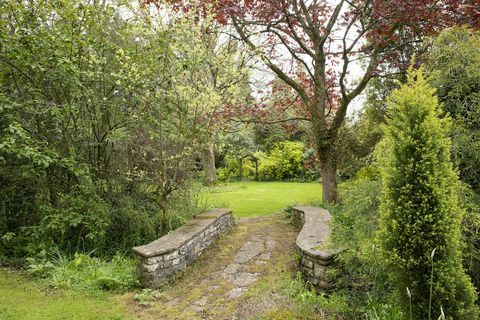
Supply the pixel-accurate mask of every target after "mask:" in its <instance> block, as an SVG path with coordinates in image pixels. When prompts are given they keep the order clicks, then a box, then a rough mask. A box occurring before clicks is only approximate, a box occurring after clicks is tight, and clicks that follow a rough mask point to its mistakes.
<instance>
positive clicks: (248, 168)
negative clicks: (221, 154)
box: [217, 153, 261, 181]
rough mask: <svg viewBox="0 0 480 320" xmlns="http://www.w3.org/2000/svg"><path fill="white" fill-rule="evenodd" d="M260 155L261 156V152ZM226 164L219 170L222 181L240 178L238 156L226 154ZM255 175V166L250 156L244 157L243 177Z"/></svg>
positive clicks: (219, 177)
mask: <svg viewBox="0 0 480 320" xmlns="http://www.w3.org/2000/svg"><path fill="white" fill-rule="evenodd" d="M258 155H260V156H261V153H259V154H258ZM224 162H225V166H224V167H223V168H219V169H218V170H217V174H218V179H219V180H220V181H236V180H238V179H239V178H240V161H239V158H238V156H233V155H226V156H225V159H224ZM254 176H255V166H254V163H253V162H252V161H251V160H250V158H248V157H247V158H244V159H243V161H242V178H253V177H254Z"/></svg>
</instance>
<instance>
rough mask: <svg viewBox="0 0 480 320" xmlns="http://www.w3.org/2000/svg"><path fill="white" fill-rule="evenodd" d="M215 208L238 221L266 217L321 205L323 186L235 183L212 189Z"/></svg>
mask: <svg viewBox="0 0 480 320" xmlns="http://www.w3.org/2000/svg"><path fill="white" fill-rule="evenodd" d="M204 194H205V197H206V198H207V201H208V202H209V203H210V205H211V206H212V207H227V208H230V209H232V210H233V213H234V215H235V216H237V217H248V216H258V215H266V214H271V213H274V212H278V211H281V210H282V209H284V208H285V207H286V206H290V205H294V204H297V203H310V202H313V201H320V200H321V198H322V186H321V184H320V183H313V182H312V183H298V182H232V183H227V184H223V185H220V186H216V187H213V188H210V189H208V190H207V191H206V192H205V193H204Z"/></svg>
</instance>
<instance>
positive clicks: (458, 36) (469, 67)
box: [428, 27, 480, 193]
mask: <svg viewBox="0 0 480 320" xmlns="http://www.w3.org/2000/svg"><path fill="white" fill-rule="evenodd" d="M479 48H480V32H478V31H474V30H471V29H468V28H467V27H456V28H452V29H449V30H445V31H443V32H442V33H441V34H440V35H439V36H438V37H437V38H436V39H435V40H434V41H433V45H432V50H431V52H430V54H429V56H428V66H429V69H430V71H431V72H432V80H431V82H432V84H433V85H434V86H435V87H436V88H437V93H438V96H439V99H440V102H441V103H442V106H443V109H444V110H445V111H446V112H448V113H449V114H450V115H451V117H452V118H453V123H454V125H453V130H452V134H451V135H452V140H453V148H452V151H453V152H452V154H453V161H454V162H455V163H456V165H457V166H458V168H459V169H460V178H461V179H462V180H463V181H465V182H466V183H468V184H470V185H471V186H472V187H473V189H474V190H476V192H477V193H478V192H480V151H479V150H480V49H479Z"/></svg>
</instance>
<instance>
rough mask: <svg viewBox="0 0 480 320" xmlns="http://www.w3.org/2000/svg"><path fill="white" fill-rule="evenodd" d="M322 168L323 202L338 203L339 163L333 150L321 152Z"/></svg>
mask: <svg viewBox="0 0 480 320" xmlns="http://www.w3.org/2000/svg"><path fill="white" fill-rule="evenodd" d="M319 156H320V164H321V167H322V200H323V202H326V203H333V202H337V201H338V193H337V161H336V158H335V153H334V152H333V151H332V150H331V149H323V150H321V151H319Z"/></svg>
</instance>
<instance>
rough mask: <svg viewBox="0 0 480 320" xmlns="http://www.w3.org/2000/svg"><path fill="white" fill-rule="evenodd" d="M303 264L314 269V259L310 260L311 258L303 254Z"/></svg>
mask: <svg viewBox="0 0 480 320" xmlns="http://www.w3.org/2000/svg"><path fill="white" fill-rule="evenodd" d="M302 265H303V266H304V267H307V268H310V269H312V268H313V261H312V260H310V259H309V258H307V257H305V256H303V257H302Z"/></svg>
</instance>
